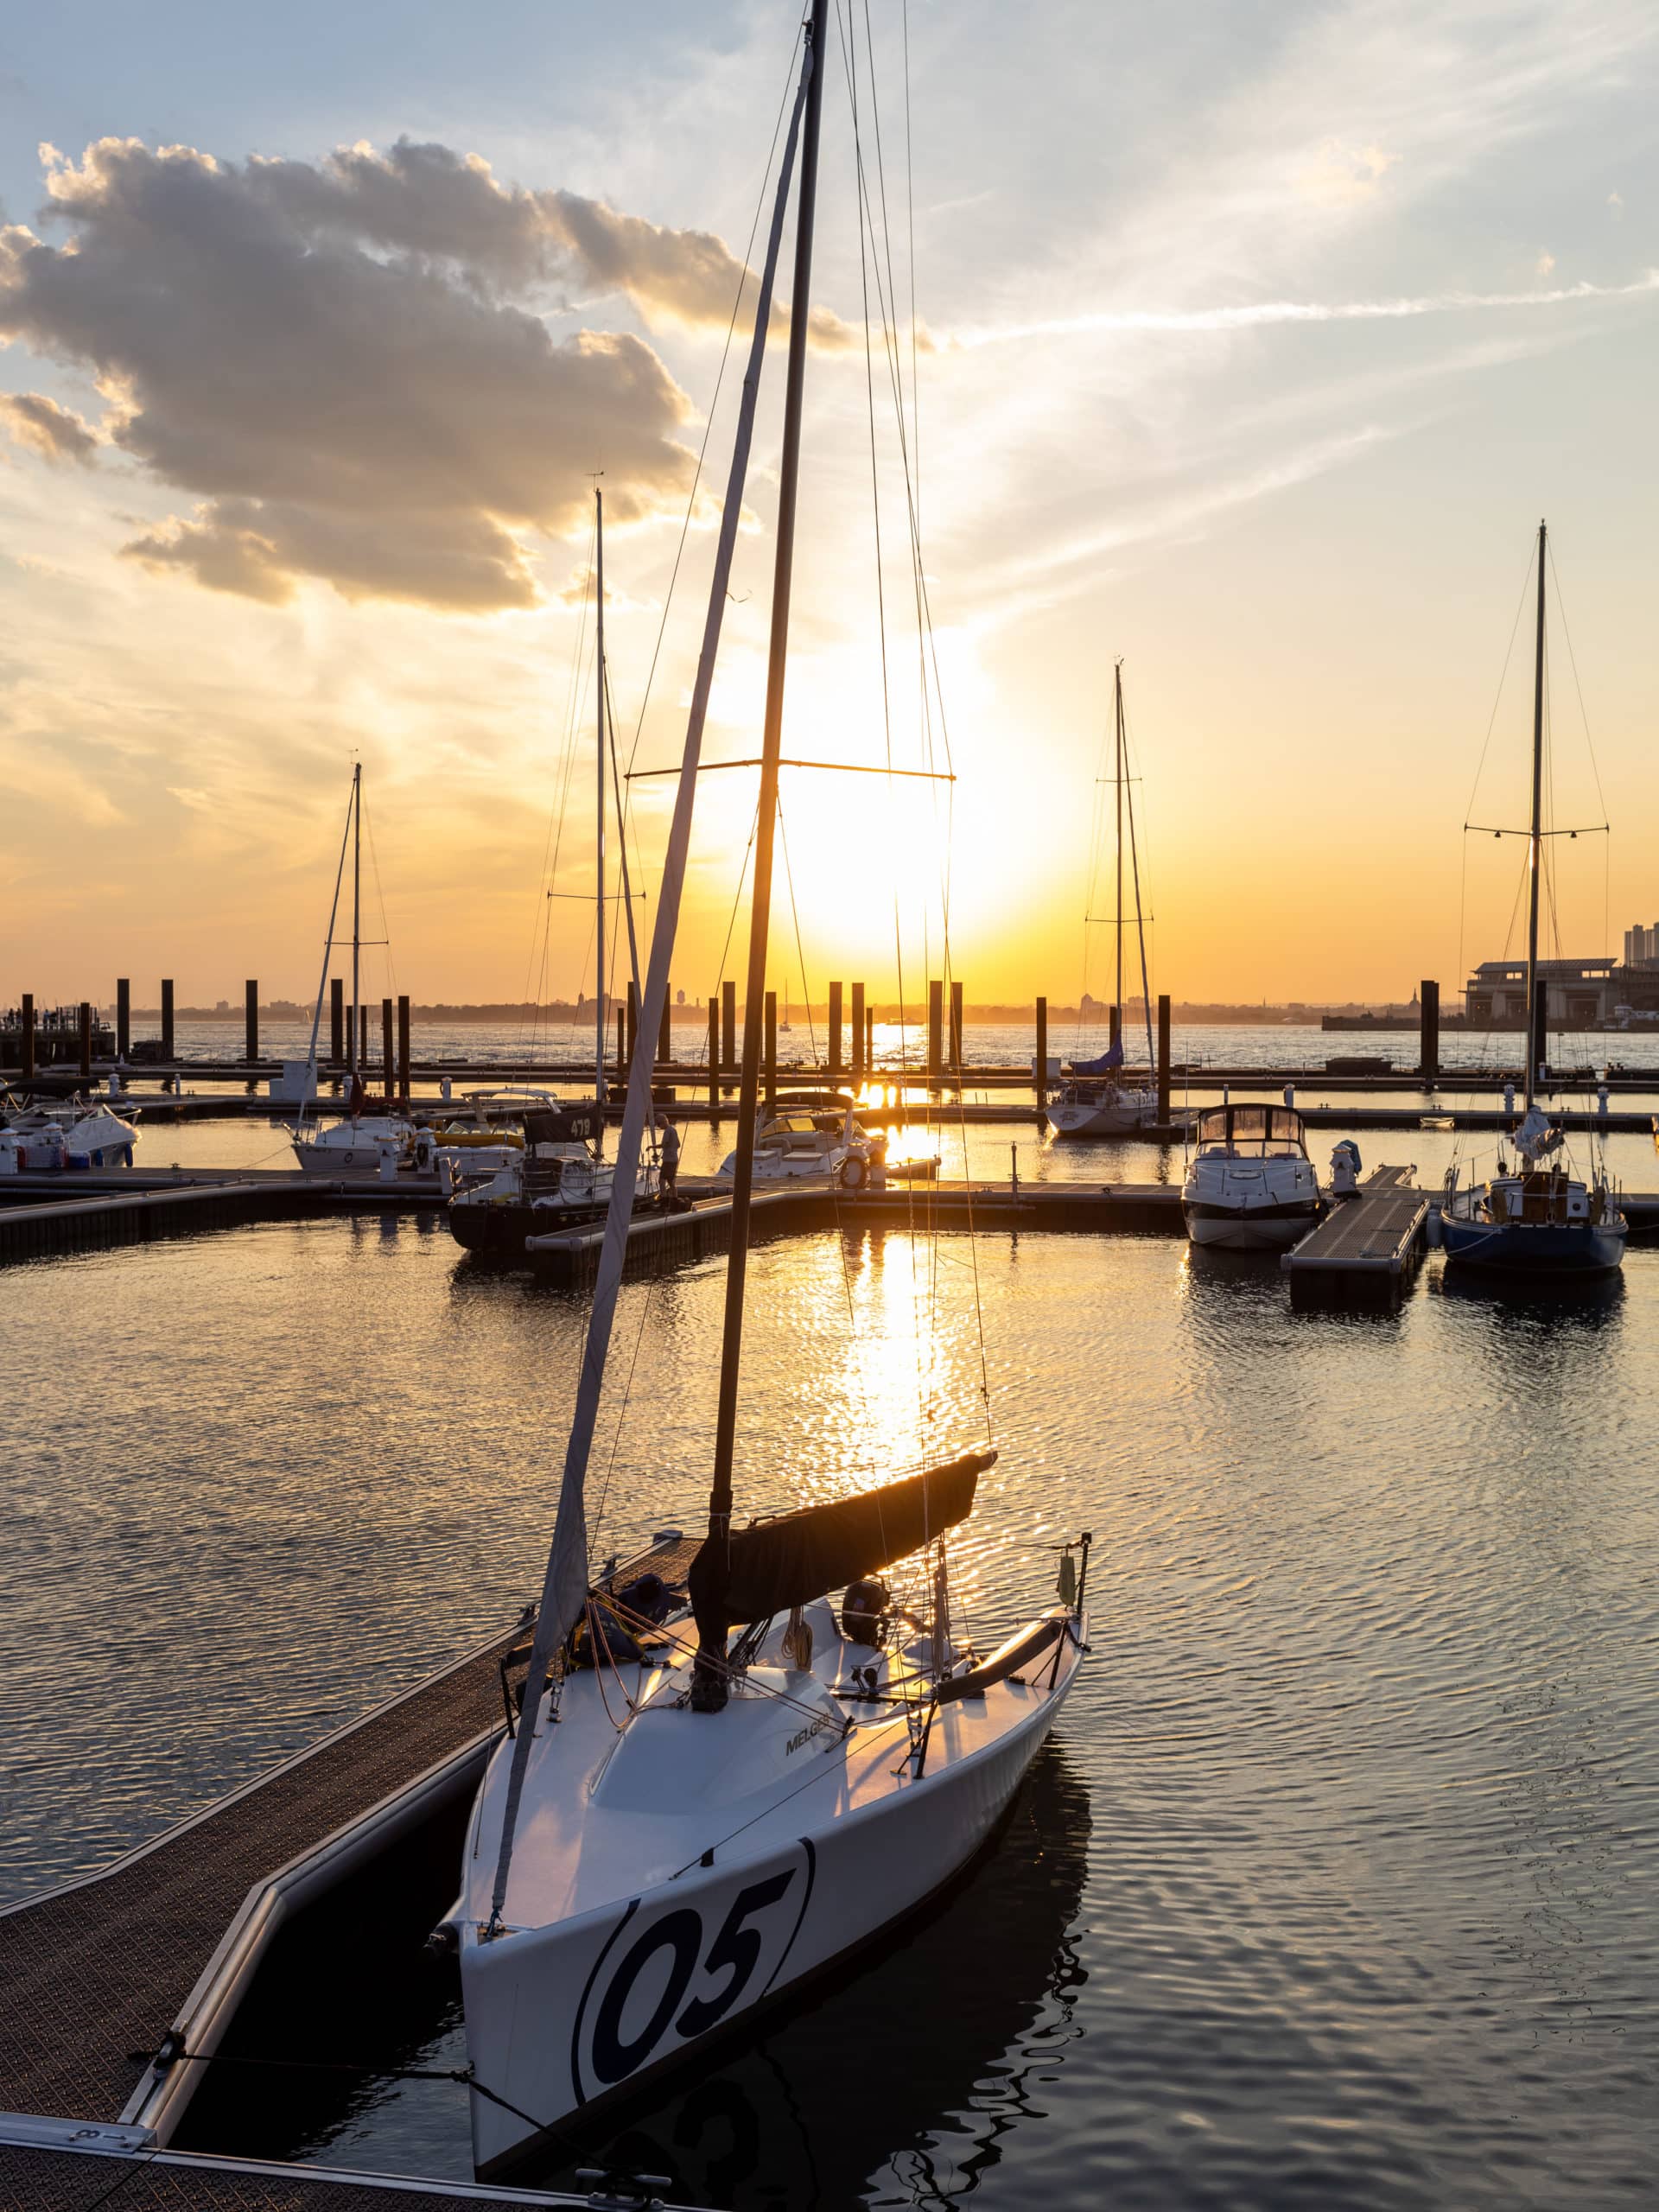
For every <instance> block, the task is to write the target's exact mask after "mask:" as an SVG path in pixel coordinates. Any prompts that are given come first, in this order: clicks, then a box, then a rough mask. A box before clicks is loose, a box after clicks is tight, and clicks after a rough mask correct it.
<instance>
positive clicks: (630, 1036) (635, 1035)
mask: <svg viewBox="0 0 1659 2212" xmlns="http://www.w3.org/2000/svg"><path fill="white" fill-rule="evenodd" d="M638 1043H639V984H638V983H636V982H634V980H633V978H632V976H630V977H629V978H628V1027H627V1035H626V1046H627V1049H626V1052H624V1054H623V1058H622V1065H623V1067H624V1069H625V1070H626V1069H628V1068H631V1067H632V1065H633V1048H634V1046H636V1045H637V1044H638ZM623 1080H624V1081H625V1082H626V1074H625V1076H624V1078H623Z"/></svg>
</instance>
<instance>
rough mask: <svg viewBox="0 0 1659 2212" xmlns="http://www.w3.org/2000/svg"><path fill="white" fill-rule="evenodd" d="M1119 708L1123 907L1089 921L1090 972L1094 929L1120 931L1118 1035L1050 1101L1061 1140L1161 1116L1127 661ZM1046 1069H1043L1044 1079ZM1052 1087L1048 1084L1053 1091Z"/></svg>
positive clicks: (1131, 1128) (1117, 1133) (1117, 1130)
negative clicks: (1129, 1032) (1133, 950)
mask: <svg viewBox="0 0 1659 2212" xmlns="http://www.w3.org/2000/svg"><path fill="white" fill-rule="evenodd" d="M1112 709H1113V712H1112V730H1113V747H1114V749H1113V763H1114V766H1113V773H1112V775H1111V777H1110V778H1109V779H1104V778H1103V779H1102V780H1103V781H1109V782H1111V783H1112V784H1113V785H1116V793H1117V801H1116V824H1117V830H1116V881H1117V905H1116V912H1115V913H1114V914H1112V915H1102V916H1096V915H1092V914H1090V915H1086V916H1085V917H1084V948H1085V958H1084V969H1085V972H1086V970H1087V964H1088V963H1087V957H1086V956H1087V944H1088V934H1087V932H1088V925H1090V924H1092V923H1094V922H1096V921H1100V922H1103V923H1105V924H1107V925H1109V927H1110V928H1111V929H1112V930H1113V931H1114V932H1115V944H1116V956H1115V969H1114V972H1115V975H1116V996H1115V997H1114V999H1113V1001H1112V1009H1111V1015H1112V1035H1111V1041H1110V1043H1109V1045H1108V1046H1107V1048H1106V1050H1105V1051H1104V1052H1103V1053H1101V1054H1100V1055H1099V1057H1098V1058H1095V1059H1092V1060H1083V1061H1077V1062H1074V1063H1073V1064H1072V1065H1071V1067H1070V1068H1068V1069H1067V1071H1066V1078H1065V1083H1064V1084H1063V1085H1062V1086H1061V1089H1060V1091H1059V1095H1058V1097H1055V1098H1052V1099H1049V1098H1045V1102H1044V1103H1045V1110H1046V1116H1047V1123H1048V1131H1049V1135H1051V1136H1056V1137H1122V1136H1130V1135H1133V1134H1134V1133H1135V1130H1136V1129H1147V1128H1156V1127H1157V1126H1158V1125H1159V1122H1160V1115H1159V1111H1158V1086H1157V1084H1156V1082H1155V1081H1154V1077H1153V1073H1152V1071H1153V1068H1154V1065H1155V1063H1154V1058H1153V1048H1152V989H1151V985H1150V982H1149V981H1148V976H1147V928H1146V918H1145V916H1144V915H1143V914H1142V912H1141V852H1140V845H1139V842H1138V840H1137V838H1136V835H1135V779H1134V778H1133V777H1132V776H1131V775H1130V773H1129V741H1128V723H1127V721H1125V719H1124V714H1123V664H1122V661H1121V660H1120V661H1118V662H1116V664H1115V665H1114V668H1113V671H1112ZM1097 850H1098V848H1097V847H1096V851H1097ZM1126 851H1127V854H1128V861H1129V866H1130V888H1131V890H1132V892H1133V894H1134V899H1135V942H1136V944H1137V946H1138V948H1139V950H1140V955H1141V1012H1142V1014H1144V1016H1145V1019H1146V1025H1147V1072H1146V1075H1145V1076H1144V1077H1141V1079H1140V1080H1139V1081H1136V1080H1135V1078H1134V1077H1132V1076H1130V1075H1129V1074H1128V1071H1126V1069H1125V1067H1124V1054H1123V931H1124V928H1125V926H1126V916H1125V913H1124V908H1123V861H1124V857H1125V853H1126ZM1097 872H1098V864H1097V860H1096V856H1095V855H1092V854H1091V855H1090V864H1089V883H1090V893H1092V891H1093V888H1094V883H1095V878H1096V874H1097ZM1044 1074H1046V1071H1039V1081H1041V1080H1042V1078H1043V1076H1044ZM1046 1087H1047V1086H1046V1083H1045V1084H1044V1089H1045V1091H1046Z"/></svg>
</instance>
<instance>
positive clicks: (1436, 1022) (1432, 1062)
mask: <svg viewBox="0 0 1659 2212" xmlns="http://www.w3.org/2000/svg"><path fill="white" fill-rule="evenodd" d="M1417 1005H1418V1021H1419V1031H1418V1044H1417V1072H1418V1075H1419V1077H1420V1078H1421V1082H1422V1084H1423V1087H1424V1089H1425V1090H1432V1089H1433V1086H1434V1085H1435V1084H1437V1083H1438V1082H1439V1081H1440V985H1439V984H1438V983H1437V982H1433V979H1432V978H1430V977H1428V976H1425V977H1424V979H1423V981H1422V982H1421V983H1419V985H1418V986H1417Z"/></svg>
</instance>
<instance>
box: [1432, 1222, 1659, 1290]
mask: <svg viewBox="0 0 1659 2212" xmlns="http://www.w3.org/2000/svg"><path fill="white" fill-rule="evenodd" d="M1626 1234H1627V1230H1626V1228H1625V1225H1624V1221H1623V1219H1622V1218H1621V1219H1619V1220H1618V1221H1617V1222H1607V1221H1601V1222H1577V1221H1569V1222H1554V1221H1538V1222H1534V1221H1507V1222H1491V1221H1485V1220H1482V1219H1481V1218H1480V1217H1478V1216H1477V1217H1473V1218H1471V1217H1461V1216H1459V1215H1456V1214H1452V1213H1442V1215H1441V1216H1440V1242H1441V1244H1442V1245H1443V1246H1444V1248H1445V1251H1446V1259H1447V1261H1448V1262H1456V1264H1457V1265H1458V1266H1459V1267H1462V1268H1488V1269H1490V1270H1491V1271H1492V1272H1493V1273H1495V1274H1497V1273H1507V1274H1528V1275H1543V1274H1550V1275H1598V1274H1611V1273H1613V1271H1614V1270H1615V1269H1616V1268H1621V1267H1623V1266H1624V1240H1625V1236H1626Z"/></svg>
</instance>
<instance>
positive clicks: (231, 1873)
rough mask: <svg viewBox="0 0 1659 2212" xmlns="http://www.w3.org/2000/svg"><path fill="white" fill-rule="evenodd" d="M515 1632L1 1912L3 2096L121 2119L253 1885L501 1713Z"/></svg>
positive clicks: (83, 2116)
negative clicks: (131, 1849)
mask: <svg viewBox="0 0 1659 2212" xmlns="http://www.w3.org/2000/svg"><path fill="white" fill-rule="evenodd" d="M521 1633H522V1630H513V1631H512V1632H511V1633H508V1634H505V1635H503V1636H502V1637H500V1638H499V1641H498V1642H496V1643H492V1644H491V1645H490V1646H489V1647H488V1648H487V1649H484V1650H482V1651H480V1652H478V1653H476V1654H474V1656H471V1657H469V1658H467V1659H466V1660H464V1661H463V1662H461V1663H460V1664H459V1665H458V1666H456V1667H454V1668H453V1669H450V1670H449V1671H448V1672H447V1673H445V1674H442V1675H437V1676H435V1678H434V1679H433V1680H432V1681H429V1682H427V1683H424V1684H423V1685H422V1686H421V1687H420V1688H416V1690H414V1691H413V1693H412V1694H410V1696H408V1697H407V1698H405V1699H404V1700H402V1701H400V1702H399V1703H398V1704H397V1705H396V1706H393V1707H390V1708H387V1709H383V1710H382V1711H381V1712H379V1713H372V1714H370V1715H368V1716H367V1717H366V1718H365V1719H364V1720H363V1721H361V1722H359V1723H358V1724H357V1725H356V1726H354V1727H352V1728H351V1729H349V1730H347V1731H346V1732H344V1733H342V1734H340V1735H338V1736H335V1737H334V1738H330V1739H329V1740H327V1741H326V1742H325V1743H323V1744H321V1745H318V1746H317V1748H316V1749H315V1751H312V1752H310V1753H308V1754H307V1755H306V1756H304V1757H302V1758H298V1759H296V1760H295V1761H293V1762H292V1763H290V1764H289V1765H287V1766H284V1767H281V1768H278V1769H277V1771H276V1772H275V1773H274V1774H271V1775H268V1776H266V1777H264V1779H263V1780H262V1781H260V1782H258V1783H256V1784H254V1785H253V1786H252V1787H251V1789H248V1790H246V1791H245V1792H243V1793H242V1794H240V1795H239V1796H234V1797H232V1798H229V1799H227V1800H226V1801H225V1802H223V1803H221V1804H219V1805H218V1806H216V1807H214V1808H213V1809H212V1810H211V1811H210V1812H208V1813H207V1815H205V1816H204V1817H203V1818H201V1819H200V1820H198V1821H194V1822H193V1823H192V1824H191V1825H190V1826H189V1827H185V1828H182V1829H180V1830H177V1831H175V1833H174V1834H171V1835H168V1836H167V1837H165V1838H163V1839H162V1841H161V1842H160V1843H159V1844H157V1845H156V1847H153V1848H151V1849H149V1850H148V1851H145V1852H143V1853H142V1854H141V1855H139V1856H137V1857H134V1858H132V1859H126V1860H124V1861H122V1862H121V1863H119V1864H118V1865H117V1866H115V1867H113V1868H112V1869H111V1871H110V1872H109V1873H107V1874H105V1875H102V1876H99V1877H97V1878H94V1879H92V1880H91V1881H88V1882H85V1883H82V1884H80V1885H79V1886H77V1887H75V1888H73V1889H69V1890H60V1891H55V1892H53V1893H51V1894H48V1896H46V1897H41V1898H40V1899H39V1900H38V1901H36V1902H34V1903H25V1904H22V1905H19V1906H16V1907H14V1908H13V1909H12V1910H10V1911H9V1912H6V1913H3V1914H0V1992H3V1993H4V1994H3V2001H0V2107H3V2108H8V2109H10V2110H11V2111H13V2112H35V2113H54V2114H61V2115H63V2116H65V2117H67V2118H70V2119H76V2120H116V2119H118V2118H119V2116H120V2114H121V2113H122V2111H123V2110H124V2107H125V2106H126V2103H127V2101H128V2099H129V2098H130V2095H131V2094H132V2093H133V2091H134V2089H135V2088H137V2085H138V2083H139V2082H140V2080H141V2079H142V2078H143V2075H144V2073H145V2071H146V2061H147V2058H148V2055H149V2054H150V2053H152V2052H153V2051H154V2050H156V2046H157V2045H158V2044H160V2042H161V2040H162V2037H163V2036H164V2035H165V2034H166V2033H167V2031H168V2028H169V2026H170V2025H171V2024H172V2023H173V2021H174V2019H175V2018H176V2017H177V2015H178V2013H179V2012H180V2010H181V2006H182V2005H183V2004H184V2002H185V1999H187V1998H188V1995H189V1993H190V1992H191V1990H192V1989H193V1988H194V1986H195V1982H196V1980H197V1977H198V1976H199V1975H200V1973H201V1970H202V1968H203V1967H205V1966H206V1965H207V1962H208V1960H209V1959H210V1958H211V1957H212V1955H213V1952H214V1950H215V1949H216V1948H217V1947H218V1944H219V1939H220V1937H221V1936H223V1935H224V1934H225V1932H226V1929H227V1928H228V1927H229V1925H230V1923H231V1921H232V1918H233V1917H234V1916H235V1914H236V1913H237V1911H238V1908H239V1907H240V1905H241V1904H242V1902H243V1899H244V1898H245V1897H246V1896H247V1894H248V1892H249V1891H250V1890H251V1889H252V1888H253V1887H254V1885H256V1884H257V1883H259V1882H261V1881H263V1880H264V1879H265V1878H267V1877H269V1876H270V1875H271V1874H273V1873H274V1872H277V1869H278V1868H279V1867H281V1866H284V1865H286V1864H287V1862H288V1861H289V1859H294V1858H296V1857H297V1856H298V1855H299V1854H300V1853H303V1852H306V1851H308V1850H310V1849H311V1848H313V1847H315V1846H316V1845H317V1844H319V1843H321V1841H322V1840H323V1839H324V1838H325V1837H326V1836H328V1835H330V1834H333V1833H334V1830H335V1829H337V1828H339V1827H343V1826H344V1825H345V1824H346V1823H347V1822H348V1821H353V1820H355V1819H357V1818H358V1817H359V1815H362V1814H364V1813H365V1812H367V1811H368V1810H369V1809H370V1808H372V1806H374V1805H377V1804H378V1803H379V1802H380V1801H381V1800H382V1799H383V1798H385V1797H387V1796H391V1794H392V1793H393V1792H394V1791H396V1790H397V1789H401V1788H403V1787H404V1785H406V1784H407V1783H411V1782H413V1781H414V1780H415V1779H416V1777H418V1776H420V1775H422V1774H423V1773H425V1772H426V1770H428V1769H429V1767H432V1766H435V1765H436V1764H439V1762H440V1761H442V1760H443V1759H446V1758H450V1757H452V1756H453V1755H454V1754H455V1753H456V1752H458V1751H461V1749H462V1747H463V1746H464V1745H467V1743H469V1742H471V1741H472V1740H473V1739H474V1738H475V1737H477V1736H479V1735H480V1733H481V1732H483V1731H485V1730H486V1729H487V1728H488V1727H490V1726H492V1724H493V1722H495V1721H496V1720H498V1719H499V1718H500V1713H501V1699H500V1687H499V1668H498V1662H499V1654H500V1653H501V1652H502V1651H504V1650H505V1649H507V1648H508V1647H509V1646H510V1645H511V1644H512V1643H513V1642H514V1640H515V1638H516V1637H518V1635H519V1634H521ZM89 1786H92V1783H91V1782H90V1781H89ZM135 2053H136V2054H138V2055H137V2056H134V2054H135ZM120 2201H122V2202H125V2199H124V2197H123V2198H122V2199H121V2200H120ZM134 2201H135V2202H139V2201H142V2202H151V2201H156V2202H164V2201H166V2200H163V2199H156V2200H150V2199H148V2198H146V2199H142V2200H137V2199H136V2200H134ZM178 2201H179V2202H184V2201H186V2200H182V2199H181V2200H178ZM227 2201H232V2200H227ZM247 2201H249V2202H253V2201H255V2200H251V2199H250V2200H247ZM257 2201H258V2202H265V2201H267V2200H265V2199H263V2198H262V2199H259V2200H257ZM270 2201H276V2200H270ZM9 2202H10V2199H5V2198H0V2203H9Z"/></svg>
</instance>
